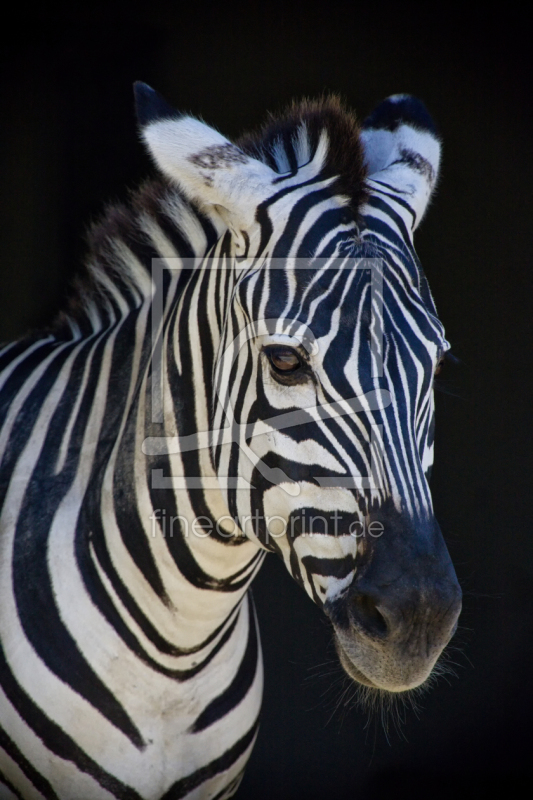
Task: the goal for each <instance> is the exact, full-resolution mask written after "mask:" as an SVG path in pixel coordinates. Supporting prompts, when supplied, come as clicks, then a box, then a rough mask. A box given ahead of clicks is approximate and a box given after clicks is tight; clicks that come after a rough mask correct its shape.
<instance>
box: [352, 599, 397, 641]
mask: <svg viewBox="0 0 533 800" xmlns="http://www.w3.org/2000/svg"><path fill="white" fill-rule="evenodd" d="M351 616H352V618H353V620H354V621H355V622H357V623H358V624H359V625H361V627H362V628H364V630H365V631H366V632H367V633H369V634H370V635H373V636H381V637H382V636H385V634H386V633H388V630H389V626H388V625H387V620H386V619H385V617H384V616H383V614H382V613H381V611H380V610H379V608H378V607H377V605H376V602H375V600H374V599H373V598H372V597H370V595H368V594H358V595H355V597H354V598H353V599H352V608H351Z"/></svg>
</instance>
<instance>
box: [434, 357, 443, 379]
mask: <svg viewBox="0 0 533 800" xmlns="http://www.w3.org/2000/svg"><path fill="white" fill-rule="evenodd" d="M443 366H444V356H441V357H440V358H439V360H438V361H437V366H436V367H435V377H436V376H437V375H440V373H441V371H442V367H443Z"/></svg>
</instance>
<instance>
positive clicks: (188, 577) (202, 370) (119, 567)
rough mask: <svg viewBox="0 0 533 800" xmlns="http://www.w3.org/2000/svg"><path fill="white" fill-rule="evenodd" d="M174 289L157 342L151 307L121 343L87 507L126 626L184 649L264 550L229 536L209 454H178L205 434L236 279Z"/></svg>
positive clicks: (204, 278)
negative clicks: (123, 368) (123, 362)
mask: <svg viewBox="0 0 533 800" xmlns="http://www.w3.org/2000/svg"><path fill="white" fill-rule="evenodd" d="M221 275H222V277H223V281H222V283H223V285H221ZM179 283H180V281H179V276H175V278H174V279H173V285H172V283H171V285H170V286H169V287H168V290H167V291H166V292H165V295H164V298H163V319H162V321H161V326H160V329H159V332H158V333H157V327H156V342H154V336H153V326H152V315H153V307H152V306H151V305H149V304H148V303H147V304H146V307H144V308H142V309H141V310H140V312H139V314H138V315H137V317H136V322H135V330H132V329H131V325H127V326H126V327H127V328H128V332H127V335H125V336H124V339H125V340H126V341H128V340H129V342H130V346H131V342H132V341H133V351H134V354H133V357H131V356H130V357H129V359H127V372H128V375H129V378H128V380H129V387H128V390H127V392H126V393H125V394H126V399H125V400H124V398H122V415H121V419H120V421H119V422H118V421H117V420H115V423H114V426H115V433H114V436H115V440H114V445H113V447H112V448H111V451H110V453H109V455H108V456H107V458H106V461H105V464H104V466H103V467H102V468H101V469H100V470H98V471H97V472H96V473H95V475H94V476H93V482H92V485H91V487H90V493H89V494H90V496H89V499H88V502H87V503H86V509H87V513H89V514H90V515H91V518H90V525H89V527H90V529H91V531H92V540H91V544H90V548H91V560H92V562H93V563H94V564H95V565H96V568H97V569H98V570H99V572H100V573H105V574H101V580H102V583H103V586H104V587H105V591H106V592H107V593H108V594H109V595H110V596H112V599H113V603H114V605H115V606H116V607H117V608H119V612H120V615H121V616H122V618H123V620H124V621H125V623H126V624H127V625H128V626H129V627H132V626H133V625H134V624H136V625H139V627H141V628H143V629H144V632H145V633H146V631H148V630H157V631H159V632H162V636H163V638H164V639H165V641H166V642H167V643H170V644H171V646H172V647H174V648H178V649H179V650H180V651H187V650H190V649H191V648H195V647H197V646H198V645H199V644H200V643H201V642H203V641H206V640H207V639H208V638H209V636H211V635H212V634H213V632H214V631H216V630H217V629H218V628H219V627H220V626H221V625H224V622H225V621H226V620H229V619H230V617H231V616H232V612H233V610H234V609H235V607H236V606H237V605H238V604H239V603H240V601H241V599H242V597H243V595H244V594H245V592H246V590H247V588H248V586H249V584H250V582H251V580H252V578H253V576H254V575H255V573H256V571H257V570H258V568H259V566H260V563H261V560H262V558H261V557H262V552H261V551H260V550H259V549H258V548H257V546H256V545H255V544H253V543H252V542H250V541H249V540H247V539H245V538H243V537H234V536H231V535H228V530H229V532H230V533H231V531H232V530H233V527H234V526H233V524H232V523H231V524H230V517H229V512H228V508H227V505H226V503H225V501H224V499H223V495H222V492H221V490H220V487H219V485H218V479H217V476H216V473H215V471H214V468H213V464H212V460H211V455H210V451H209V449H208V448H207V447H199V448H190V447H188V448H185V449H182V448H181V447H180V442H182V441H186V440H187V438H188V437H190V436H191V435H192V436H194V435H196V432H198V431H200V432H202V431H208V430H209V425H210V409H211V407H212V377H211V376H212V368H213V360H214V358H215V356H216V352H217V347H218V339H219V336H220V333H219V328H218V325H219V324H220V323H221V321H222V320H223V306H224V300H225V297H226V295H227V294H228V293H230V294H231V290H232V280H231V274H230V273H229V272H228V271H227V270H226V271H225V273H224V274H223V273H219V274H218V275H217V271H216V270H215V269H213V270H210V269H209V267H206V268H205V269H203V268H202V269H199V270H198V271H195V272H194V273H193V274H192V276H191V277H190V278H189V280H188V282H187V284H186V286H185V287H184V288H183V284H182V286H181V287H179ZM178 287H179V288H180V289H181V291H178ZM217 321H220V322H217ZM158 342H159V343H160V346H158ZM154 352H155V353H156V356H154ZM156 357H157V358H158V361H159V363H157V364H156V363H154V362H155V358H156ZM159 377H160V378H161V381H160V383H159V385H160V386H161V387H162V389H161V392H162V395H161V397H160V398H159V399H158V398H157V397H155V404H156V405H157V404H159V403H160V408H159V410H160V411H161V412H162V413H161V415H160V418H159V419H158V417H157V416H155V421H154V414H153V407H154V390H153V383H154V380H156V379H157V380H158V381H159ZM110 389H111V387H110ZM122 392H123V393H124V386H122ZM117 402H119V399H118V398H117ZM117 422H118V430H117V429H116V426H117ZM148 438H151V439H152V440H153V439H159V440H160V441H161V443H162V447H161V449H162V453H161V454H160V455H156V456H146V455H145V453H144V452H143V449H146V448H145V441H146V440H147V439H148ZM167 443H170V444H168V445H167ZM165 451H166V452H165Z"/></svg>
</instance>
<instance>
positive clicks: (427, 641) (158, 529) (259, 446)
mask: <svg viewBox="0 0 533 800" xmlns="http://www.w3.org/2000/svg"><path fill="white" fill-rule="evenodd" d="M135 94H136V106H137V115H138V120H139V129H140V135H141V138H142V140H143V142H144V144H145V146H146V148H147V150H148V153H149V155H150V157H151V159H152V160H153V162H154V164H155V166H156V168H157V170H158V171H159V173H160V177H158V178H156V179H154V180H152V181H149V182H147V183H146V184H144V185H143V186H142V187H141V188H140V189H138V190H137V191H136V192H135V193H133V194H132V196H131V198H130V201H129V202H128V203H126V204H123V205H117V206H113V207H110V208H109V209H108V210H107V212H106V213H105V215H104V217H103V219H102V220H101V221H100V222H99V223H97V224H96V225H95V226H93V229H92V230H91V232H90V235H89V255H88V258H87V261H86V263H85V265H84V267H83V269H82V270H80V272H79V273H78V275H77V276H76V280H75V282H74V285H73V288H72V292H71V295H70V298H69V300H68V302H66V303H65V306H64V308H63V309H62V311H61V312H60V313H59V314H58V315H57V316H56V317H55V318H54V320H53V321H52V322H51V324H50V325H49V326H48V327H47V328H46V329H43V330H40V331H37V332H34V333H31V334H28V335H27V336H26V337H25V338H23V339H21V340H19V341H16V342H14V343H11V344H8V345H6V346H4V347H3V349H2V350H0V369H1V372H0V390H1V393H0V453H1V461H0V469H1V472H0V475H1V478H0V487H1V492H2V498H3V504H2V512H1V516H0V593H1V595H0V597H1V602H0V787H1V788H0V795H1V797H3V798H10V800H11V799H12V798H31V800H33V799H34V798H39V799H41V798H46V800H52V799H53V800H56V799H57V798H61V799H62V800H65V799H66V800H70V799H72V798H84V799H86V800H93V798H94V799H95V800H100V799H103V798H106V800H108V799H109V798H121V799H122V800H140V799H141V798H143V799H144V800H156V799H158V798H165V799H166V800H171V798H172V799H173V800H175V799H177V798H189V800H191V799H192V798H195V799H198V798H217V799H218V800H222V798H229V797H231V796H232V795H233V794H234V793H235V791H236V790H237V788H238V785H239V782H240V780H241V777H242V774H243V770H244V767H245V765H246V762H247V760H248V758H249V755H250V752H251V750H252V747H253V745H254V742H255V739H256V736H257V731H258V724H259V722H258V720H259V712H260V704H261V694H262V682H263V673H262V661H261V647H260V640H259V631H258V627H257V620H256V615H255V610H254V606H253V602H252V595H251V592H250V584H251V582H252V581H253V578H254V576H255V575H256V574H257V572H258V570H259V568H260V566H261V563H262V561H263V558H264V556H265V555H266V553H267V552H275V553H277V554H278V556H279V557H281V558H282V559H283V561H284V563H285V565H286V567H287V569H288V571H289V572H290V574H291V575H292V576H293V578H294V579H295V580H296V581H297V583H298V584H300V586H301V587H302V588H303V589H304V591H306V592H307V593H308V595H309V596H310V597H311V599H312V600H313V601H314V602H315V603H317V604H318V605H319V606H320V607H321V608H322V609H323V611H324V612H325V614H326V615H327V617H328V618H329V620H330V621H331V625H332V628H333V636H334V641H335V647H336V650H337V653H338V657H339V660H340V663H341V665H342V667H343V668H344V670H345V672H346V673H347V674H348V675H349V676H350V677H351V678H352V679H353V680H354V681H355V682H357V683H359V684H362V685H363V686H366V687H367V689H368V691H370V692H372V691H373V692H377V693H379V692H382V693H384V692H385V693H387V692H388V693H396V692H403V691H408V690H410V689H412V688H414V687H417V686H419V685H421V684H423V683H424V682H425V681H426V679H427V678H428V676H429V675H430V673H431V671H432V669H433V667H434V665H435V663H436V661H437V659H438V657H439V655H440V653H441V652H442V650H443V648H444V647H445V646H446V644H447V643H448V641H449V640H450V638H451V636H452V635H453V633H454V631H455V628H456V625H457V618H458V615H459V612H460V606H461V592H460V588H459V585H458V582H457V578H456V576H455V572H454V568H453V566H452V563H451V560H450V557H449V555H448V551H447V548H446V545H445V543H444V539H443V537H442V534H441V532H440V529H439V527H438V524H437V522H436V521H435V518H434V514H433V510H432V502H431V495H430V491H429V488H428V477H429V472H430V469H431V464H432V462H433V437H434V433H433V431H434V405H433V380H434V375H435V373H436V372H437V371H438V369H439V367H440V364H441V362H442V360H443V358H444V356H445V353H446V352H447V350H448V348H449V345H448V343H447V341H446V339H445V334H444V329H443V326H442V324H441V322H440V321H439V319H438V317H437V312H436V309H435V305H434V302H433V299H432V296H431V293H430V291H429V288H428V284H427V281H426V278H425V277H424V273H423V272H422V269H421V266H420V263H419V261H418V259H417V256H416V253H415V251H414V249H413V231H414V229H415V228H416V227H417V225H418V224H419V222H420V220H421V218H422V216H423V214H424V211H425V208H426V206H427V204H428V202H429V199H430V196H431V194H432V191H433V188H434V186H435V182H436V180H437V175H438V169H439V159H440V142H439V139H438V137H437V135H436V132H435V128H434V125H433V122H432V120H431V118H430V116H429V114H428V112H427V111H426V109H425V107H424V106H423V105H422V104H421V103H420V102H419V101H418V100H416V99H414V98H413V97H411V96H408V95H395V96H392V97H389V98H388V99H387V100H385V101H383V102H382V103H381V104H380V105H378V106H377V108H376V110H375V111H374V112H373V113H372V115H371V116H370V117H369V118H368V119H367V120H366V122H365V123H364V124H363V126H362V127H360V126H359V124H358V122H357V121H356V118H355V116H354V115H353V114H352V112H350V111H348V110H347V109H346V108H345V107H344V105H343V104H342V103H341V102H340V101H339V100H338V98H336V97H334V96H333V97H322V98H320V99H318V100H315V101H308V100H306V101H302V102H299V103H294V104H293V105H292V106H291V107H290V108H289V109H288V110H287V111H286V112H285V113H283V114H281V115H280V116H277V117H271V118H270V120H269V121H268V122H267V123H266V124H265V126H264V127H263V128H262V129H261V130H260V131H259V132H258V133H257V134H252V135H247V136H244V137H243V138H241V139H240V140H239V141H238V142H237V143H236V144H234V143H232V142H230V141H229V140H228V139H226V138H225V137H224V136H223V135H222V134H220V133H219V132H217V131H216V130H214V129H213V128H211V127H209V126H208V125H207V124H205V123H204V122H202V121H200V120H197V119H194V118H192V117H190V116H187V115H183V114H179V113H178V112H176V111H174V109H173V108H172V107H171V106H169V105H168V104H167V102H166V101H165V100H164V99H163V98H162V97H161V96H160V95H159V94H157V93H156V92H155V91H154V90H153V89H151V88H150V87H148V86H147V85H145V84H141V83H138V84H136V86H135ZM317 520H318V522H317Z"/></svg>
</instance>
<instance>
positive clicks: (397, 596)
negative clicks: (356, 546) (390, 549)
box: [348, 573, 462, 652]
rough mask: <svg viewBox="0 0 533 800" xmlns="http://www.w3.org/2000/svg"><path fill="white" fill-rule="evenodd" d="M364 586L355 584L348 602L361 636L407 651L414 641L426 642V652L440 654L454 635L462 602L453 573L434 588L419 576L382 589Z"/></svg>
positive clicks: (404, 577) (353, 622)
mask: <svg viewBox="0 0 533 800" xmlns="http://www.w3.org/2000/svg"><path fill="white" fill-rule="evenodd" d="M365 583H366V581H362V582H361V584H360V585H359V586H358V585H357V581H356V582H355V587H354V590H353V591H352V593H351V594H350V596H349V598H348V616H349V619H350V622H351V624H352V625H353V626H354V627H357V628H359V629H360V630H361V631H362V632H363V634H364V635H367V636H369V637H372V638H375V639H378V640H381V641H383V640H385V639H387V638H388V639H393V640H395V641H397V642H404V643H405V645H406V646H407V647H409V646H412V640H413V639H416V640H417V641H418V640H420V641H421V640H422V639H425V640H426V643H427V645H428V650H430V649H435V648H437V649H439V652H440V650H442V648H443V647H445V646H446V644H447V642H448V641H449V640H450V638H451V637H452V636H453V634H454V633H455V630H456V628H457V619H458V617H459V614H460V612H461V600H462V593H461V589H460V587H459V584H458V582H457V579H456V577H455V573H454V574H453V576H452V575H450V576H449V579H448V580H443V579H442V578H441V579H440V580H437V581H435V582H434V583H433V584H432V583H431V582H430V581H428V580H427V579H426V580H424V579H421V578H420V576H416V577H415V576H411V577H409V576H403V577H402V579H401V580H400V581H398V582H396V583H394V584H392V585H389V586H382V587H371V586H368V585H366V586H365ZM422 634H423V635H422ZM431 643H433V645H434V646H433V648H432V647H431Z"/></svg>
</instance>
